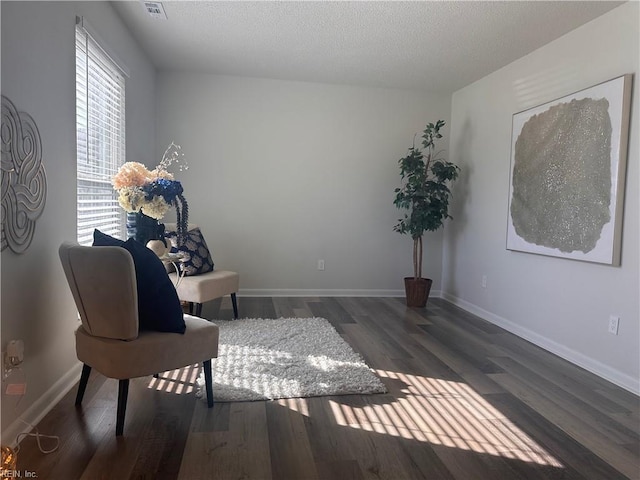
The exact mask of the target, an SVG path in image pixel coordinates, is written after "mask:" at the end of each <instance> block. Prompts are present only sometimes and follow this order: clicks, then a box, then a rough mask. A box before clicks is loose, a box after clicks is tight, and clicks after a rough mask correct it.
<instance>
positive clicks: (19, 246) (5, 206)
mask: <svg viewBox="0 0 640 480" xmlns="http://www.w3.org/2000/svg"><path fill="white" fill-rule="evenodd" d="M0 138H1V139H2V150H1V151H2V161H1V167H2V250H4V249H5V248H7V247H9V248H10V249H11V250H12V251H13V252H15V253H24V252H25V251H26V250H27V248H29V245H31V241H32V240H33V235H34V233H35V229H36V220H37V219H38V218H39V217H40V215H42V211H43V210H44V205H45V201H46V197H47V179H46V175H45V171H44V165H42V142H41V140H40V134H39V133H38V127H37V126H36V123H35V122H34V120H33V118H31V116H29V115H28V114H27V113H24V112H18V111H17V110H16V107H15V106H14V105H13V103H11V101H10V100H9V99H8V98H7V97H5V96H4V95H2V127H1V130H0Z"/></svg>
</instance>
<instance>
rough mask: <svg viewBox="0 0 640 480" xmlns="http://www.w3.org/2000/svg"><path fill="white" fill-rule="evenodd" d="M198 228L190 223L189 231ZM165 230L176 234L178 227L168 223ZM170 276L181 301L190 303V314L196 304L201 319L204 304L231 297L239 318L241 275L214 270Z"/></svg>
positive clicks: (171, 274)
mask: <svg viewBox="0 0 640 480" xmlns="http://www.w3.org/2000/svg"><path fill="white" fill-rule="evenodd" d="M196 228H198V226H197V225H195V224H191V223H190V224H189V227H188V230H189V232H191V231H192V230H194V229H196ZM165 229H166V232H167V233H168V234H169V235H170V234H171V232H175V230H176V225H175V223H173V224H172V223H167V224H165ZM205 243H206V242H205ZM169 276H170V277H171V280H172V281H173V283H174V285H176V291H177V292H178V297H179V298H180V300H182V301H183V302H188V303H189V313H192V314H193V313H194V311H193V306H194V304H195V315H196V316H197V317H199V316H200V315H201V314H202V304H203V303H205V302H208V301H210V300H215V299H216V298H220V297H224V296H226V295H230V296H231V303H232V304H233V317H234V318H238V301H237V299H236V293H237V292H238V289H239V288H240V275H238V274H237V273H236V272H231V271H228V270H213V271H210V272H205V273H199V274H197V275H180V273H179V272H175V271H174V272H171V273H169ZM179 276H180V277H181V278H179ZM178 280H179V281H178Z"/></svg>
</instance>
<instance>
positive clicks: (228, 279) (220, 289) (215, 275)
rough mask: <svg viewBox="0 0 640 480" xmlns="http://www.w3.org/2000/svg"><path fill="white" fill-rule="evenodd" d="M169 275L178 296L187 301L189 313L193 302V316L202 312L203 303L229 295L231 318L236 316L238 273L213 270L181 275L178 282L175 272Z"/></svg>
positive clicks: (191, 311) (197, 315)
mask: <svg viewBox="0 0 640 480" xmlns="http://www.w3.org/2000/svg"><path fill="white" fill-rule="evenodd" d="M169 276H170V277H171V280H172V281H173V283H174V285H175V284H178V286H177V287H176V291H177V292H178V298H180V300H182V301H184V302H189V304H190V305H189V313H193V304H195V307H196V308H195V316H196V317H199V316H200V314H201V313H202V304H203V303H205V302H208V301H210V300H215V299H216V298H220V297H224V296H225V295H231V303H232V304H233V318H238V301H237V299H236V292H237V291H238V289H239V287H240V275H238V274H237V273H236V272H229V271H227V270H214V271H213V272H207V273H201V274H200V275H194V276H185V277H182V279H181V280H180V283H178V273H177V272H173V273H170V274H169Z"/></svg>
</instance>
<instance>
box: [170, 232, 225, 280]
mask: <svg viewBox="0 0 640 480" xmlns="http://www.w3.org/2000/svg"><path fill="white" fill-rule="evenodd" d="M165 237H166V238H167V239H168V240H169V241H170V242H171V253H181V254H182V255H183V258H182V260H181V261H180V263H179V264H178V266H179V267H180V271H181V272H184V275H185V276H192V275H200V274H201V273H206V272H211V271H213V259H212V258H211V253H210V252H209V248H208V247H207V242H205V241H204V237H203V236H202V232H201V231H200V229H199V228H197V227H196V228H194V229H193V230H189V231H188V232H187V238H186V239H185V241H184V243H183V244H182V245H179V246H178V234H177V233H176V232H167V233H166V234H165Z"/></svg>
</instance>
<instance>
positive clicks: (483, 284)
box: [482, 275, 487, 288]
mask: <svg viewBox="0 0 640 480" xmlns="http://www.w3.org/2000/svg"><path fill="white" fill-rule="evenodd" d="M482 288H487V276H486V275H482Z"/></svg>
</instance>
